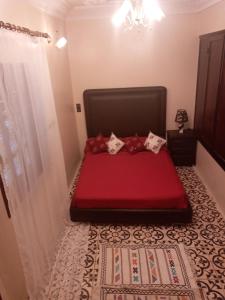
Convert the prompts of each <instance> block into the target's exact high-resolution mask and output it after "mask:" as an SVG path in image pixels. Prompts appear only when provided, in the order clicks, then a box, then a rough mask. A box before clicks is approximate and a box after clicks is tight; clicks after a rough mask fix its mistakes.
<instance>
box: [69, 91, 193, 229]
mask: <svg viewBox="0 0 225 300" xmlns="http://www.w3.org/2000/svg"><path fill="white" fill-rule="evenodd" d="M84 106H85V116H86V125H87V135H88V138H93V137H96V136H97V135H98V134H99V133H101V134H102V135H104V136H106V137H108V136H110V134H111V132H114V133H115V134H116V135H117V136H118V137H121V138H124V137H128V136H134V135H138V136H141V137H142V138H143V139H144V137H146V136H147V135H148V133H149V130H151V131H152V132H154V133H155V134H157V135H159V136H161V137H165V133H166V88H164V87H143V88H120V89H98V90H86V91H85V92H84ZM70 215H71V220H72V221H91V222H113V223H149V224H153V223H157V224H166V223H186V222H190V221H191V218H192V209H191V206H190V204H189V201H188V199H187V195H186V193H185V191H184V188H183V186H182V184H181V182H180V180H179V178H178V176H177V173H176V169H175V167H174V165H173V163H172V160H171V158H170V155H169V153H168V150H167V148H166V147H163V148H162V149H161V150H160V152H159V153H158V154H154V153H153V152H150V151H143V152H139V153H136V154H134V155H133V154H130V153H129V152H127V151H122V150H121V151H120V152H119V153H117V154H116V155H110V154H108V153H106V152H103V153H99V154H93V153H91V152H87V153H86V154H85V157H84V160H83V164H82V167H81V170H80V176H79V179H78V182H77V187H76V191H75V194H74V196H73V199H72V202H71V207H70Z"/></svg>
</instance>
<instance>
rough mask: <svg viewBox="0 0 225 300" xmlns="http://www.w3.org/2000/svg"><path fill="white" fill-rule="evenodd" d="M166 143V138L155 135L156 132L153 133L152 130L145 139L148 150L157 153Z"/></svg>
mask: <svg viewBox="0 0 225 300" xmlns="http://www.w3.org/2000/svg"><path fill="white" fill-rule="evenodd" d="M165 143H166V140H164V139H163V138H161V137H159V136H157V135H155V134H154V133H152V132H151V131H150V132H149V134H148V137H147V139H146V140H145V143H144V145H145V148H146V149H147V150H151V151H152V152H154V153H156V154H157V153H159V150H160V149H161V147H162V146H163V145H164V144H165Z"/></svg>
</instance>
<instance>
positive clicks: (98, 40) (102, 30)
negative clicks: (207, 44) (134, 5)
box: [66, 14, 198, 153]
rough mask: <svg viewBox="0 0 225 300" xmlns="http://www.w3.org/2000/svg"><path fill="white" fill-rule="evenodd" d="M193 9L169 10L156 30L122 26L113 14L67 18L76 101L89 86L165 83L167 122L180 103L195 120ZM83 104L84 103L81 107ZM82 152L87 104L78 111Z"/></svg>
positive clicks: (172, 124) (169, 125)
mask: <svg viewBox="0 0 225 300" xmlns="http://www.w3.org/2000/svg"><path fill="white" fill-rule="evenodd" d="M196 26H197V18H196V17H195V15H190V14H189V15H170V16H167V17H166V18H164V19H163V20H162V21H161V22H156V23H155V24H154V25H153V28H152V30H149V31H148V30H142V31H139V32H137V31H133V30H132V31H124V30H123V29H121V28H119V29H118V28H117V29H116V28H114V27H113V26H112V24H111V21H110V19H108V18H102V19H97V18H96V19H93V18H92V19H73V18H72V17H71V18H67V20H66V30H67V36H68V39H69V45H68V48H69V59H70V67H71V75H72V85H73V91H74V101H75V102H76V103H81V104H83V100H82V93H83V91H84V90H85V89H90V88H113V87H130V86H154V85H161V86H165V87H167V91H168V98H167V99H168V101H167V128H168V129H174V128H175V122H174V119H175V114H176V110H177V108H185V109H187V112H188V115H189V119H190V122H189V126H190V127H192V126H193V117H194V103H195V84H196V76H197V58H198V55H197V54H198V38H197V32H196ZM82 108H83V107H82ZM76 115H77V117H76V121H77V126H78V134H79V140H80V148H81V153H82V151H83V147H84V143H85V140H86V127H85V118H84V109H82V112H81V113H76Z"/></svg>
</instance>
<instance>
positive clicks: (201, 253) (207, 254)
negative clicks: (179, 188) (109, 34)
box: [48, 167, 225, 300]
mask: <svg viewBox="0 0 225 300" xmlns="http://www.w3.org/2000/svg"><path fill="white" fill-rule="evenodd" d="M177 172H178V174H179V176H180V178H181V181H182V182H183V185H184V188H185V190H186V193H187V195H188V197H189V199H190V202H191V205H192V208H193V222H192V223H191V224H188V225H173V226H172V225H171V226H162V225H161V226H153V225H149V226H146V225H145V226H144V225H143V226H142V225H138V224H137V225H132V226H128V225H117V226H114V225H112V224H111V225H110V224H105V225H104V224H102V225H98V224H91V225H90V228H89V229H88V227H87V228H85V230H84V227H83V228H82V230H80V235H79V234H78V235H77V233H76V231H77V228H76V225H74V226H73V225H71V226H69V227H68V232H67V237H66V238H65V239H64V241H63V243H62V247H61V252H60V253H59V255H58V262H57V263H56V265H57V267H56V269H55V270H56V271H55V273H54V275H53V276H52V281H51V284H52V288H50V289H49V295H50V296H49V298H48V299H66V300H67V299H75V300H76V299H80V300H91V294H92V288H93V287H94V286H95V284H96V282H97V278H98V270H99V248H100V244H102V243H107V244H110V243H111V244H113V245H115V244H117V245H120V244H136V245H142V244H143V245H144V244H147V245H160V244H176V243H182V244H184V245H185V248H186V252H187V254H188V257H189V260H190V263H191V266H192V269H193V272H194V273H195V277H196V281H197V283H198V286H199V287H200V290H201V293H202V297H203V299H205V300H211V299H215V300H225V219H224V218H223V216H222V215H221V213H220V211H219V210H218V208H217V206H216V203H215V201H214V200H213V199H212V197H211V196H210V195H209V194H208V193H207V190H206V188H205V186H204V185H203V184H202V182H201V181H200V179H199V177H198V176H197V175H196V173H195V172H194V170H193V169H192V168H190V167H181V168H177ZM75 186H76V182H75V184H74V188H75ZM71 194H72V192H71ZM79 226H82V225H81V224H80V225H79ZM83 226H84V225H83ZM88 230H89V231H88ZM85 232H86V239H85V238H84V233H85ZM75 245H76V246H75ZM84 254H85V255H84ZM76 256H78V257H80V260H79V259H78V261H80V263H79V264H81V265H82V264H84V268H83V270H82V271H81V268H80V269H79V268H78V269H77V271H75V272H74V264H75V262H77V260H76V259H75V257H76ZM79 272H80V273H79ZM82 272H83V273H82ZM78 273H79V274H78ZM81 274H83V277H82V278H81ZM78 292H79V293H80V294H79V293H78ZM78 294H79V295H80V296H78ZM63 296H64V298H63Z"/></svg>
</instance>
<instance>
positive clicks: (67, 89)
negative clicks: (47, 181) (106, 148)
mask: <svg viewBox="0 0 225 300" xmlns="http://www.w3.org/2000/svg"><path fill="white" fill-rule="evenodd" d="M0 20H2V21H4V22H11V23H13V24H17V25H21V26H26V27H29V28H30V29H33V30H40V31H44V32H48V33H49V34H50V35H51V36H52V37H53V42H52V43H51V44H49V45H46V48H47V53H48V60H49V68H50V75H51V79H52V86H53V92H54V96H55V104H56V112H57V117H58V122H59V129H60V133H61V140H62V146H63V152H64V159H65V166H66V173H67V179H68V184H69V183H70V181H71V179H72V177H73V174H74V171H75V169H76V166H77V163H78V161H79V159H80V155H79V147H78V138H77V131H76V121H75V115H74V106H73V95H72V87H71V79H70V72H69V62H68V55H67V47H66V48H64V49H61V50H59V49H57V48H56V47H55V46H54V37H56V35H57V34H56V31H58V32H59V33H58V34H63V33H64V30H65V26H64V21H61V20H59V19H57V18H54V17H50V16H47V15H44V14H41V13H40V12H39V11H37V10H36V9H34V8H33V7H31V6H29V5H28V4H27V3H26V1H16V0H2V1H0Z"/></svg>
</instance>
